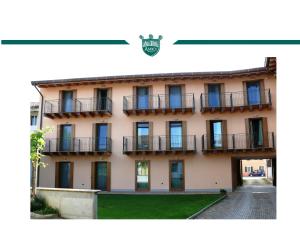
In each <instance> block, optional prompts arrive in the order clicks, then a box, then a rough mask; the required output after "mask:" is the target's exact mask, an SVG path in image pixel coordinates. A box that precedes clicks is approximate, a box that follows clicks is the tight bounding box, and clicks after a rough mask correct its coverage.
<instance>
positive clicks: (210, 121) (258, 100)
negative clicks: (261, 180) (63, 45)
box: [32, 57, 276, 192]
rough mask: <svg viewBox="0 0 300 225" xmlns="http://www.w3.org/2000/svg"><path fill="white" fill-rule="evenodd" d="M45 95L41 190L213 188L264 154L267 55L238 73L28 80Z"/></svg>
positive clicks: (267, 151)
mask: <svg viewBox="0 0 300 225" xmlns="http://www.w3.org/2000/svg"><path fill="white" fill-rule="evenodd" d="M32 85H34V86H35V87H38V88H39V90H40V92H41V93H42V96H43V99H44V102H43V104H44V107H43V112H42V115H43V126H44V127H45V126H51V127H54V129H55V131H54V132H53V133H51V134H49V135H48V137H47V140H46V148H45V150H44V154H45V155H46V157H44V160H45V162H46V163H47V164H48V166H47V167H46V168H41V169H40V173H39V185H40V186H42V187H62V188H79V189H80V188H82V189H91V188H92V189H100V190H103V191H115V192H117V191H119V192H134V191H151V192H169V191H186V192H197V191H199V192H201V191H219V190H220V189H226V190H228V191H232V190H234V189H235V188H236V187H237V186H238V185H241V184H242V182H241V177H242V174H241V168H240V165H241V163H240V161H241V160H243V159H252V158H255V159H272V161H273V165H274V166H273V168H274V170H273V176H274V181H273V182H274V185H275V184H276V145H275V137H276V58H273V57H269V58H266V61H265V66H263V67H259V68H251V69H245V70H237V71H225V72H224V71H223V72H195V73H170V74H148V75H126V76H108V77H94V78H76V79H63V80H45V81H33V82H32Z"/></svg>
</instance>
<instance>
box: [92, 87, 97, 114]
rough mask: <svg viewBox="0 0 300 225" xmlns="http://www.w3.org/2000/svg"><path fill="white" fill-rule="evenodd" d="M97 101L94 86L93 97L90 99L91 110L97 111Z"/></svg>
mask: <svg viewBox="0 0 300 225" xmlns="http://www.w3.org/2000/svg"><path fill="white" fill-rule="evenodd" d="M97 102H98V88H94V97H93V101H92V107H93V108H92V111H97Z"/></svg>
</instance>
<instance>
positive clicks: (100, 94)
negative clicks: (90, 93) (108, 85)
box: [96, 89, 108, 111]
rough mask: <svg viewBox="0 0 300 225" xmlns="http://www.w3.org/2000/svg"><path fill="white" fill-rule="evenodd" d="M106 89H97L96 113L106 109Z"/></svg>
mask: <svg viewBox="0 0 300 225" xmlns="http://www.w3.org/2000/svg"><path fill="white" fill-rule="evenodd" d="M107 93H108V90H107V89H97V105H96V108H97V111H100V110H106V109H107Z"/></svg>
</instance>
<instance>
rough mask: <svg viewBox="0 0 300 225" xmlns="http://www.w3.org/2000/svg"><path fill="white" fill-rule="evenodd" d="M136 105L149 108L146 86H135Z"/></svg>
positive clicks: (138, 107)
mask: <svg viewBox="0 0 300 225" xmlns="http://www.w3.org/2000/svg"><path fill="white" fill-rule="evenodd" d="M136 96H137V101H136V104H137V105H136V107H137V109H148V108H149V101H148V100H149V88H148V87H137V88H136Z"/></svg>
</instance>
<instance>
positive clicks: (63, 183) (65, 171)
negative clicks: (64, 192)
mask: <svg viewBox="0 0 300 225" xmlns="http://www.w3.org/2000/svg"><path fill="white" fill-rule="evenodd" d="M70 181H71V163H70V162H60V163H59V187H60V188H70V186H71V182H70Z"/></svg>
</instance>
